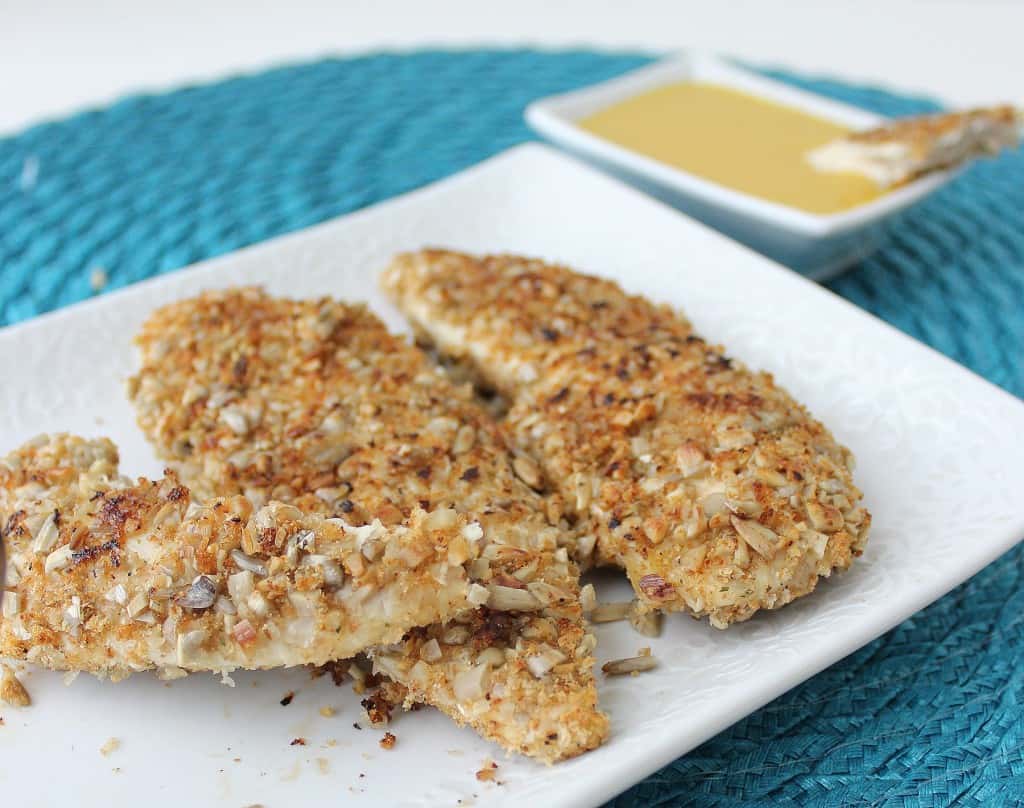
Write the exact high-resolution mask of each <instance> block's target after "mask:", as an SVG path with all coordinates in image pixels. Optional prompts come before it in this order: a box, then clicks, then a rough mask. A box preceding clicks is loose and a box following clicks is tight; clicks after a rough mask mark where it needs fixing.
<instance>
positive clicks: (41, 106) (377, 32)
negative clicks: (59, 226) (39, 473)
mask: <svg viewBox="0 0 1024 808" xmlns="http://www.w3.org/2000/svg"><path fill="white" fill-rule="evenodd" d="M484 43H491V44H508V45H511V44H542V45H550V46H565V45H597V46H603V47H613V48H640V49H652V50H671V49H680V48H688V47H695V48H700V49H704V50H711V51H717V52H720V53H724V54H729V55H734V56H738V57H741V58H745V59H749V60H752V61H755V62H758V63H762V64H775V65H780V66H789V67H793V68H797V69H800V70H805V71H810V72H816V73H822V74H828V75H833V76H836V77H841V78H847V79H851V80H866V81H872V82H877V83H880V84H884V85H887V86H890V87H893V88H897V89H903V90H910V91H916V92H924V93H928V94H931V95H933V96H936V97H939V98H941V99H944V100H946V101H948V102H950V103H957V104H964V105H966V104H974V103H984V102H990V101H998V100H1013V101H1016V102H1018V103H1024V3H1021V2H1017V0H888V1H887V2H886V1H885V0H847V2H838V1H837V0H792V1H791V2H782V1H781V0H779V1H778V2H774V1H773V2H767V1H764V0H762V1H761V2H757V0H720V1H719V2H693V1H692V0H687V1H685V2H684V1H682V0H675V1H673V0H618V2H594V1H591V2H586V0H562V1H559V0H514V1H513V2H502V3H494V2H488V0H435V1H433V2H432V1H431V0H376V2H374V0H348V1H347V2H329V1H328V0H289V2H286V3H261V2H259V0H0V132H12V131H15V130H18V129H21V128H23V127H24V126H26V125H28V124H30V123H34V122H37V121H40V120H45V119H48V118H53V117H58V116H62V115H65V114H67V113H69V112H73V111H76V110H79V109H82V108H85V107H89V106H95V105H98V104H103V103H106V102H109V101H111V100H113V99H115V98H117V97H118V96H120V95H123V94H125V93H126V92H129V91H136V90H143V89H149V90H164V89H168V88H170V87H174V86H178V85H181V84H183V83H188V82H195V81H206V80H209V79H213V78H217V77H221V76H224V75H228V74H232V73H238V72H248V71H253V70H258V69H260V68H262V67H266V66H269V65H272V64H278V63H281V62H288V61H297V60H305V59H312V58H315V57H317V56H319V55H324V54H328V53H350V52H358V51H366V50H370V49H375V48H410V47H416V46H422V45H448V46H453V45H458V46H471V45H480V44H484Z"/></svg>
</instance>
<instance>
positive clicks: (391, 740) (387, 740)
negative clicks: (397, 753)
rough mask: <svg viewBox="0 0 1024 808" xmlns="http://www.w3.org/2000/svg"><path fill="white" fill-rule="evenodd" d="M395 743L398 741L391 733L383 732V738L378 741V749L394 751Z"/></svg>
mask: <svg viewBox="0 0 1024 808" xmlns="http://www.w3.org/2000/svg"><path fill="white" fill-rule="evenodd" d="M397 741H398V738H396V737H395V735H394V733H392V732H385V733H384V737H383V738H381V739H380V748H381V749H394V748H395V743H396V742H397Z"/></svg>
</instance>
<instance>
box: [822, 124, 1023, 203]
mask: <svg viewBox="0 0 1024 808" xmlns="http://www.w3.org/2000/svg"><path fill="white" fill-rule="evenodd" d="M1022 135H1024V110H1021V109H1015V108H1014V107H1011V106H1006V105H1004V106H999V107H988V108H984V109H971V110H966V111H964V112H948V113H939V114H936V115H920V116H917V117H914V118H903V119H899V120H895V121H892V122H890V123H886V124H885V125H883V126H879V127H877V128H875V129H868V130H865V131H862V132H852V133H850V134H849V135H847V136H845V137H841V138H838V139H837V140H833V141H830V142H828V143H826V144H825V145H824V146H820V147H819V148H817V149H815V150H814V151H812V152H811V153H810V154H808V160H809V161H810V162H811V164H812V165H813V166H814V167H815V168H817V169H818V170H819V171H828V172H850V173H855V174H864V175H866V176H868V177H870V178H871V179H873V180H874V181H875V182H877V183H878V184H879V185H882V186H890V185H899V184H900V183H904V182H909V181H910V180H913V179H916V178H917V177H920V176H922V175H924V174H928V173H930V172H932V171H941V170H944V169H947V168H952V167H954V166H957V165H960V164H962V163H965V162H967V161H969V160H974V159H976V158H978V157H984V156H986V155H993V154H997V153H998V152H1000V151H1002V150H1003V149H1012V148H1016V147H1017V146H1018V145H1020V142H1021V137H1022Z"/></svg>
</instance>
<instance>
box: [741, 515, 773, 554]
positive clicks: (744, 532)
mask: <svg viewBox="0 0 1024 808" xmlns="http://www.w3.org/2000/svg"><path fill="white" fill-rule="evenodd" d="M730 521H731V522H732V526H733V528H735V530H736V532H737V533H739V534H740V537H741V538H742V539H743V541H745V542H746V543H747V544H749V545H750V546H751V548H752V549H753V550H754V552H755V553H757V554H758V555H759V556H761V557H762V558H771V557H772V556H774V555H775V551H776V549H777V546H778V540H779V536H778V534H777V533H776V532H775V531H774V530H771V529H770V528H767V527H765V526H764V525H761V524H758V523H757V522H751V521H749V520H746V519H740V518H738V517H736V516H733V517H730Z"/></svg>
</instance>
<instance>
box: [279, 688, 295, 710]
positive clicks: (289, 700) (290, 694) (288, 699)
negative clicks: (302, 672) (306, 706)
mask: <svg viewBox="0 0 1024 808" xmlns="http://www.w3.org/2000/svg"><path fill="white" fill-rule="evenodd" d="M294 698H295V691H294V690H289V691H288V692H287V693H285V694H284V698H283V699H281V706H282V707H287V706H288V705H289V704H291V703H292V699H294Z"/></svg>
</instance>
